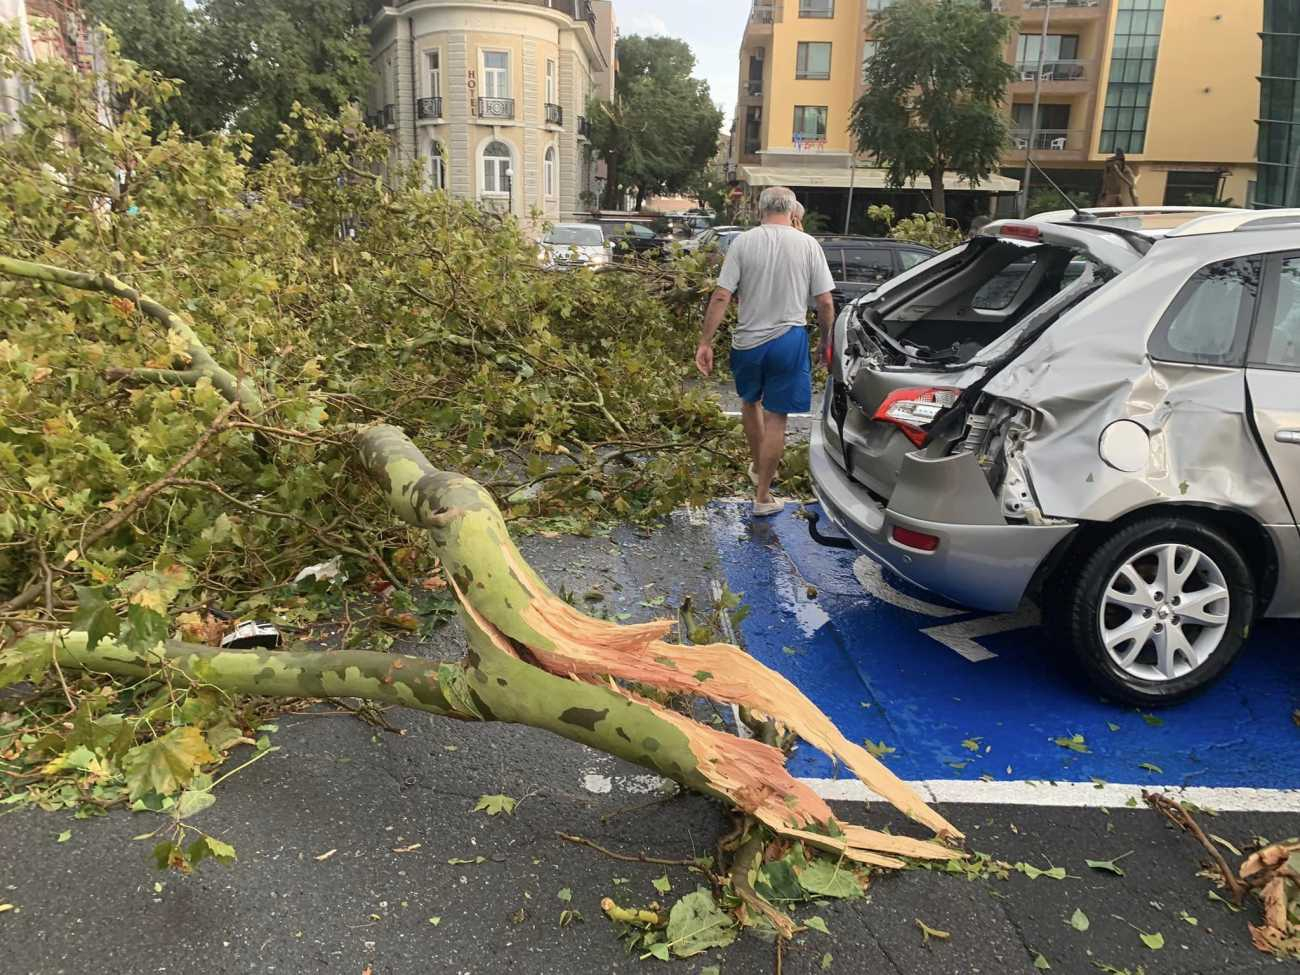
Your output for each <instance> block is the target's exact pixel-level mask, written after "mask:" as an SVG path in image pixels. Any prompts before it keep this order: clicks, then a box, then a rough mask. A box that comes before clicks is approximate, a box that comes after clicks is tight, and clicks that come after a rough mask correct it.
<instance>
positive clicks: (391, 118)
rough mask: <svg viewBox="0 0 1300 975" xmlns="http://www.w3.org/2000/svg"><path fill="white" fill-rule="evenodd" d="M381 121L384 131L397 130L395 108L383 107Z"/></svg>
mask: <svg viewBox="0 0 1300 975" xmlns="http://www.w3.org/2000/svg"><path fill="white" fill-rule="evenodd" d="M383 119H384V128H386V129H395V128H397V106H396V105H385V106H384V112H383Z"/></svg>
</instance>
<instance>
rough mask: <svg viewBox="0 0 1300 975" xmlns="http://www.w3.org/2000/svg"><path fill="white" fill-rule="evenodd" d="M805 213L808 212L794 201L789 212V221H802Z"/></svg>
mask: <svg viewBox="0 0 1300 975" xmlns="http://www.w3.org/2000/svg"><path fill="white" fill-rule="evenodd" d="M807 212H808V211H807V209H805V207H804V205H803V204H802V203H800V202H799V201H798V200H795V201H794V208H793V209H792V210H791V211H790V219H792V220H802V219H803V218H804V214H806V213H807Z"/></svg>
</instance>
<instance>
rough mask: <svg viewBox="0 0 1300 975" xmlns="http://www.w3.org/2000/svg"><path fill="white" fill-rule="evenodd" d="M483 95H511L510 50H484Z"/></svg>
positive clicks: (491, 96)
mask: <svg viewBox="0 0 1300 975" xmlns="http://www.w3.org/2000/svg"><path fill="white" fill-rule="evenodd" d="M483 97H484V98H509V97H510V52H509V51H484V52H483Z"/></svg>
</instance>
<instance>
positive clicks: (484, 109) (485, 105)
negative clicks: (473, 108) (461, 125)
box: [478, 98, 515, 119]
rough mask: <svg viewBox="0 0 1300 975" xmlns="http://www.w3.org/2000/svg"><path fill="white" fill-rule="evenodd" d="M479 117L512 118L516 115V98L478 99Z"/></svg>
mask: <svg viewBox="0 0 1300 975" xmlns="http://www.w3.org/2000/svg"><path fill="white" fill-rule="evenodd" d="M478 117H479V118H500V119H512V118H514V117H515V100H514V99H513V98H480V99H479V100H478Z"/></svg>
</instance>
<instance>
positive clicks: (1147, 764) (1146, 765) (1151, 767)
mask: <svg viewBox="0 0 1300 975" xmlns="http://www.w3.org/2000/svg"><path fill="white" fill-rule="evenodd" d="M1138 768H1140V769H1145V770H1146V771H1148V772H1154V773H1155V774H1156V775H1160V774H1161V773H1163V772H1164V769H1162V768H1161V767H1160V766H1159V765H1153V764H1152V763H1151V762H1142V763H1141V764H1140V765H1138Z"/></svg>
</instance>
